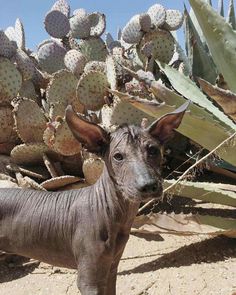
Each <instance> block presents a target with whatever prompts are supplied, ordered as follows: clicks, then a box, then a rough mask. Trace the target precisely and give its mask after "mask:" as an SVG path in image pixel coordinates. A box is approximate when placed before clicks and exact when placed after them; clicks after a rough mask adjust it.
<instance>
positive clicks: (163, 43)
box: [138, 29, 175, 63]
mask: <svg viewBox="0 0 236 295" xmlns="http://www.w3.org/2000/svg"><path fill="white" fill-rule="evenodd" d="M145 46H151V47H150V48H149V47H146V52H149V51H148V49H150V50H152V52H151V55H152V57H153V58H154V59H157V60H159V61H161V62H164V63H169V61H170V60H171V59H172V57H173V54H174V51H175V40H174V37H173V36H172V35H171V33H170V32H168V31H166V30H159V29H157V30H155V31H151V32H149V33H147V34H145V36H144V38H143V39H142V41H141V42H140V44H139V45H138V49H139V52H140V51H141V50H142V51H144V48H145ZM140 58H141V60H142V61H143V60H145V59H144V58H143V54H140Z"/></svg>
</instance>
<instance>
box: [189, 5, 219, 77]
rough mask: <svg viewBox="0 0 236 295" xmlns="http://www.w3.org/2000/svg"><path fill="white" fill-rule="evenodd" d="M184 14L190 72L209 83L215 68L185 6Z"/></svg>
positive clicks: (215, 70) (214, 74)
mask: <svg viewBox="0 0 236 295" xmlns="http://www.w3.org/2000/svg"><path fill="white" fill-rule="evenodd" d="M184 15H185V39H186V50H187V53H188V57H189V59H190V64H191V66H192V74H193V76H197V77H201V78H203V79H205V80H207V81H209V82H211V83H215V80H216V77H217V69H216V66H215V64H214V62H213V60H212V57H211V56H210V55H209V53H208V51H207V50H206V49H205V46H204V44H203V43H202V41H201V38H200V36H199V34H198V32H197V28H195V26H194V24H193V21H192V20H191V17H190V15H189V14H188V12H187V10H186V8H185V12H184Z"/></svg>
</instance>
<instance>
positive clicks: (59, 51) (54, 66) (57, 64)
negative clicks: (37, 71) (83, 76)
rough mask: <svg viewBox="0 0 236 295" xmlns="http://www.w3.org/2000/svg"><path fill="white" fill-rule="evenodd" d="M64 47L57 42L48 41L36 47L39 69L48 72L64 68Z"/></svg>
mask: <svg viewBox="0 0 236 295" xmlns="http://www.w3.org/2000/svg"><path fill="white" fill-rule="evenodd" d="M65 55H66V49H65V48H64V47H62V46H60V45H59V44H58V43H57V42H50V43H46V44H44V45H42V46H41V47H40V48H39V49H38V62H39V65H40V67H41V69H42V70H43V71H45V72H47V73H49V74H52V73H55V72H57V71H59V70H61V69H64V68H65V64H64V57H65Z"/></svg>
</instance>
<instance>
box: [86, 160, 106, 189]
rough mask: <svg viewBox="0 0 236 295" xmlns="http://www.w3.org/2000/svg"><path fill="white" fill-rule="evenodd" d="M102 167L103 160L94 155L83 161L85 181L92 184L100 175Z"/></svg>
mask: <svg viewBox="0 0 236 295" xmlns="http://www.w3.org/2000/svg"><path fill="white" fill-rule="evenodd" d="M103 167H104V161H103V160H102V159H101V158H99V157H96V156H94V155H93V156H90V157H89V158H88V159H86V160H85V161H84V163H83V166H82V170H83V173H84V178H85V181H86V182H87V183H88V184H90V185H92V184H94V183H95V182H96V181H97V180H98V178H99V177H100V176H101V174H102V171H103Z"/></svg>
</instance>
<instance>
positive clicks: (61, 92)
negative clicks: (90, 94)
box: [46, 70, 83, 119]
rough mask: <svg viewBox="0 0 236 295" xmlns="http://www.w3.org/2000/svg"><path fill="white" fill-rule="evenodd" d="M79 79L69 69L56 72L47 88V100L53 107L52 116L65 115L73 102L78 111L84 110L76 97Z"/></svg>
mask: <svg viewBox="0 0 236 295" xmlns="http://www.w3.org/2000/svg"><path fill="white" fill-rule="evenodd" d="M77 83H78V79H77V78H76V77H75V76H74V75H73V74H72V73H71V72H69V71H67V70H61V71H58V72H56V73H55V74H54V75H53V77H52V79H51V81H50V83H49V85H48V87H47V90H46V97H47V102H48V103H49V105H50V107H52V110H51V115H50V117H51V118H52V119H54V118H55V117H56V116H61V117H64V113H65V108H66V107H67V105H68V104H71V105H72V106H73V108H74V110H75V111H76V112H82V110H83V107H82V105H81V104H80V102H79V100H78V99H77V97H76V86H77Z"/></svg>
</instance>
